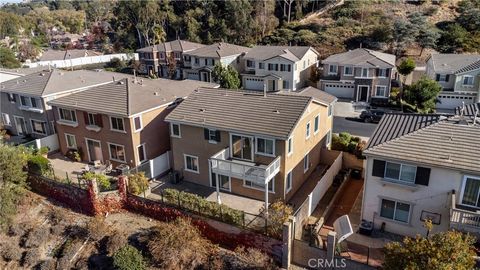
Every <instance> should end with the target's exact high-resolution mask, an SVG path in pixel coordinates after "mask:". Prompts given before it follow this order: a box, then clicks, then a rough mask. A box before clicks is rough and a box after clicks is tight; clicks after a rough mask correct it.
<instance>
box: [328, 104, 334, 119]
mask: <svg viewBox="0 0 480 270" xmlns="http://www.w3.org/2000/svg"><path fill="white" fill-rule="evenodd" d="M332 110H333V106H332V104H330V105H328V109H327V115H328V116H332Z"/></svg>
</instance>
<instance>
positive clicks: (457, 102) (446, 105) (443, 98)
mask: <svg viewBox="0 0 480 270" xmlns="http://www.w3.org/2000/svg"><path fill="white" fill-rule="evenodd" d="M438 99H439V100H440V102H441V103H437V109H455V108H456V107H458V106H462V104H463V102H464V103H465V105H467V104H472V103H474V102H475V98H474V97H471V96H466V97H463V96H449V95H439V96H438Z"/></svg>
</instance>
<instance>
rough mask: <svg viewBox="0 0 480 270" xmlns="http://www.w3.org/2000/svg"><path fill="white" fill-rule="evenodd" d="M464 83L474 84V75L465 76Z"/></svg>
mask: <svg viewBox="0 0 480 270" xmlns="http://www.w3.org/2000/svg"><path fill="white" fill-rule="evenodd" d="M463 85H468V86H473V76H470V75H465V76H463Z"/></svg>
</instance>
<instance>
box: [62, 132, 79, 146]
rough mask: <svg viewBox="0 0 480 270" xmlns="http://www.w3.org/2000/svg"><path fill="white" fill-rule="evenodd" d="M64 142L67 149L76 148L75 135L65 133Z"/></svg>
mask: <svg viewBox="0 0 480 270" xmlns="http://www.w3.org/2000/svg"><path fill="white" fill-rule="evenodd" d="M65 142H66V143H67V148H68V149H77V140H76V139H75V135H73V134H68V133H65Z"/></svg>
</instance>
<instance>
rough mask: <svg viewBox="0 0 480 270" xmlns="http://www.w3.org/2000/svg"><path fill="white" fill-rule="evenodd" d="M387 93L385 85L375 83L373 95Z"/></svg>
mask: <svg viewBox="0 0 480 270" xmlns="http://www.w3.org/2000/svg"><path fill="white" fill-rule="evenodd" d="M386 93H387V87H386V86H385V85H377V86H376V87H375V96H377V97H385V96H386Z"/></svg>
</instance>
